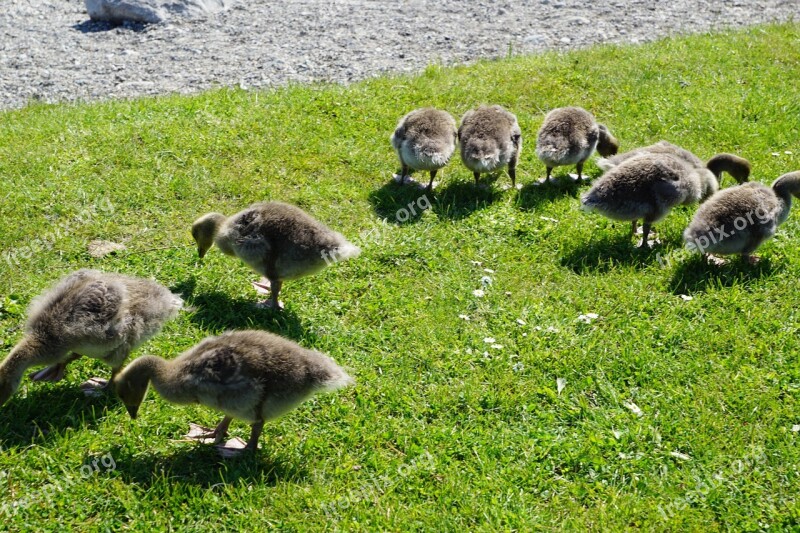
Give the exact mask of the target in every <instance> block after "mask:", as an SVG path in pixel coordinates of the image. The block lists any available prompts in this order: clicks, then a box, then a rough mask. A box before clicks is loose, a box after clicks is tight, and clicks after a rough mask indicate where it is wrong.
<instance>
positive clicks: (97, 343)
mask: <svg viewBox="0 0 800 533" xmlns="http://www.w3.org/2000/svg"><path fill="white" fill-rule="evenodd" d="M182 305H183V301H182V300H181V298H180V297H178V296H177V295H175V294H172V293H171V292H170V291H169V289H167V288H166V287H163V286H162V285H159V284H158V283H156V282H155V281H150V280H147V279H142V278H134V277H130V276H123V275H121V274H107V273H103V272H98V271H96V270H78V271H77V272H73V273H72V274H70V275H68V276H66V277H64V278H63V279H62V280H61V281H59V282H58V283H57V284H56V285H55V286H53V287H52V288H51V289H50V290H48V291H47V292H45V293H44V294H42V295H41V296H39V297H38V298H36V299H34V300H33V302H32V303H31V305H30V308H29V309H28V320H27V322H26V324H25V336H24V337H23V338H22V340H21V341H20V342H19V343H18V344H17V345H16V346H15V347H14V349H13V350H12V351H11V353H10V354H9V355H8V357H6V359H5V360H4V361H3V363H2V364H0V405H3V404H4V403H5V402H6V401H7V400H8V399H9V398H10V397H11V396H12V395H13V394H14V392H16V390H17V389H18V388H19V385H20V383H21V381H22V377H23V375H24V373H25V371H26V370H27V369H28V368H30V367H34V366H39V365H50V366H48V367H47V368H45V369H43V370H40V371H38V372H35V373H33V374H31V376H30V377H31V379H32V380H34V381H60V380H61V379H63V378H64V373H65V371H66V368H67V364H69V363H70V362H72V361H74V360H76V359H78V358H79V357H80V356H82V355H86V356H89V357H93V358H95V359H99V360H101V361H103V362H104V363H106V364H107V365H108V366H110V367H111V376H112V379H113V377H114V376H115V375H116V374H117V373H118V372H119V371H120V369H121V368H122V365H123V363H124V362H125V359H127V357H128V354H130V353H131V352H132V351H133V350H135V349H136V348H137V347H138V346H139V345H141V344H142V343H143V342H145V341H146V340H148V339H149V338H151V337H153V336H154V335H155V334H156V333H158V332H159V331H160V330H161V328H162V326H163V325H164V323H165V322H167V321H168V320H170V319H172V318H174V317H175V316H176V315H177V314H178V311H179V310H180V309H181V307H182ZM107 386H108V382H107V381H106V380H103V379H100V378H93V379H91V380H89V381H88V382H86V383H84V384H83V385H82V388H83V389H84V391H86V392H87V394H91V393H96V392H97V391H98V389H103V388H105V387H107Z"/></svg>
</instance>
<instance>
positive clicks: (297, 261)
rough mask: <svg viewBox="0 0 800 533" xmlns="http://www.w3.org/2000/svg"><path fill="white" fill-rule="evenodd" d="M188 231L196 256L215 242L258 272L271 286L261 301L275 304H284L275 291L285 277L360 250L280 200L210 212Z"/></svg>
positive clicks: (258, 286) (262, 284)
mask: <svg viewBox="0 0 800 533" xmlns="http://www.w3.org/2000/svg"><path fill="white" fill-rule="evenodd" d="M192 236H193V237H194V240H195V241H196V242H197V253H198V254H199V255H200V258H203V256H205V254H206V252H207V251H208V249H209V248H211V246H212V244H216V245H217V246H218V247H219V249H220V250H222V252H223V253H224V254H226V255H232V256H234V257H238V258H239V259H241V260H242V261H244V262H245V263H246V264H247V265H248V266H249V267H250V268H252V269H253V270H255V271H256V272H257V273H259V274H261V275H262V276H263V279H262V280H261V282H260V283H254V284H253V285H254V286H255V287H256V289H257V290H262V291H271V299H270V300H267V301H265V302H262V303H261V304H260V305H263V306H266V307H272V308H275V309H281V308H282V307H283V304H282V303H281V302H279V301H278V294H279V293H280V290H281V286H282V285H283V282H284V281H285V280H292V279H297V278H301V277H303V276H308V275H310V274H314V273H316V272H319V271H320V270H322V269H323V268H325V267H326V266H327V265H330V264H331V263H334V262H337V261H343V260H345V259H349V258H351V257H356V256H357V255H358V254H359V253H361V250H360V249H359V248H358V247H357V246H355V245H353V244H351V243H349V242H348V241H347V239H345V238H344V237H343V236H342V235H341V234H340V233H337V232H335V231H333V230H331V229H330V228H328V227H327V226H325V225H324V224H322V223H321V222H319V221H318V220H316V219H315V218H313V217H312V216H311V215H309V214H307V213H306V212H305V211H303V210H302V209H299V208H297V207H295V206H292V205H288V204H284V203H281V202H263V203H258V204H254V205H252V206H250V207H248V208H247V209H245V210H243V211H240V212H238V213H236V214H235V215H233V216H231V217H225V216H224V215H221V214H219V213H209V214H207V215H204V216H202V217H200V218H199V219H197V220H196V221H195V223H194V224H193V225H192Z"/></svg>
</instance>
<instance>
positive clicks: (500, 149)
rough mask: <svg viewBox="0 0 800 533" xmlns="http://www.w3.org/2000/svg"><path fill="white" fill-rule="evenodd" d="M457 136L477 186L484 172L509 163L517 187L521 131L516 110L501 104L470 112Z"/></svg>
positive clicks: (509, 169)
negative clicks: (511, 110)
mask: <svg viewBox="0 0 800 533" xmlns="http://www.w3.org/2000/svg"><path fill="white" fill-rule="evenodd" d="M458 139H459V142H460V144H461V161H463V162H464V165H465V166H466V167H467V168H468V169H470V170H471V171H472V174H473V176H474V177H475V185H477V184H478V179H479V178H480V176H481V172H493V171H495V170H498V169H500V168H503V167H504V166H506V165H508V175H509V176H510V177H511V186H512V187H514V188H516V186H517V184H516V181H517V174H516V169H517V160H518V159H519V153H520V151H521V150H522V130H520V128H519V124H518V123H517V117H516V116H514V114H513V113H510V112H509V111H506V110H505V109H503V108H502V107H501V106H499V105H493V106H481V107H479V108H478V109H474V110H470V111H467V112H466V113H465V114H464V116H463V117H462V118H461V127H460V128H459V129H458Z"/></svg>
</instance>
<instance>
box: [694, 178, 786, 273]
mask: <svg viewBox="0 0 800 533" xmlns="http://www.w3.org/2000/svg"><path fill="white" fill-rule="evenodd" d="M792 196H795V197H797V198H800V171H796V172H791V173H789V174H784V175H783V176H781V177H780V178H778V179H777V180H775V182H774V183H773V184H772V187H771V188H770V187H766V186H764V185H762V184H760V183H755V182H750V183H745V184H743V185H739V186H737V187H731V188H729V189H725V190H722V191H720V192H718V193H717V194H715V195H714V196H712V197H711V199H709V200H708V201H707V202H706V203H704V204H703V205H701V206H700V208H699V209H698V210H697V213H695V215H694V218H693V219H692V221H691V223H690V224H689V227H687V228H686V230H685V231H684V232H683V239H684V241H685V242H686V246H687V248H689V249H691V250H697V251H699V252H700V253H704V254H705V253H707V254H721V255H730V254H739V255H741V256H742V258H744V259H745V260H746V261H748V262H750V263H755V262H757V261H758V258H757V257H756V256H755V255H753V252H755V251H756V249H757V248H758V247H759V246H761V243H763V242H764V241H765V240H767V239H769V238H770V237H772V236H773V235H775V231H776V230H777V228H778V226H780V225H781V224H783V222H784V221H785V220H786V218H787V217H788V216H789V210H790V209H791V207H792ZM712 259H713V258H712ZM717 262H721V261H717Z"/></svg>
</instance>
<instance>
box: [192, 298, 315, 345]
mask: <svg viewBox="0 0 800 533" xmlns="http://www.w3.org/2000/svg"><path fill="white" fill-rule="evenodd" d="M187 303H188V304H189V305H190V306H191V308H192V309H193V310H192V311H191V314H190V315H189V320H191V321H192V322H194V323H196V324H197V325H198V326H200V327H201V328H203V329H207V330H210V331H218V332H223V331H227V330H234V329H266V330H268V331H271V332H273V333H277V334H280V335H283V336H285V337H289V338H291V339H294V340H300V339H304V342H306V341H308V339H309V335H310V334H309V332H308V331H306V329H305V328H304V327H303V324H302V322H301V321H300V318H299V317H298V316H297V314H296V313H295V312H294V311H292V310H291V309H283V310H280V311H279V310H276V309H269V308H262V307H258V306H257V305H256V304H257V298H255V297H254V298H252V299H245V298H231V297H230V296H229V295H228V294H226V293H224V292H220V291H213V292H204V293H199V294H193V295H192V296H191V298H189V299H188V300H187Z"/></svg>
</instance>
